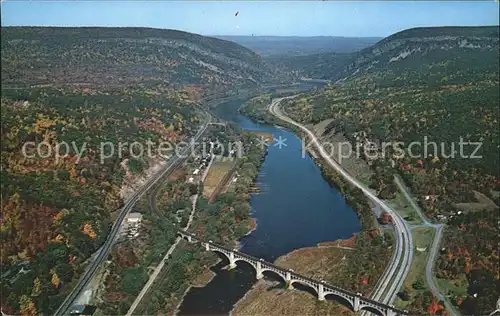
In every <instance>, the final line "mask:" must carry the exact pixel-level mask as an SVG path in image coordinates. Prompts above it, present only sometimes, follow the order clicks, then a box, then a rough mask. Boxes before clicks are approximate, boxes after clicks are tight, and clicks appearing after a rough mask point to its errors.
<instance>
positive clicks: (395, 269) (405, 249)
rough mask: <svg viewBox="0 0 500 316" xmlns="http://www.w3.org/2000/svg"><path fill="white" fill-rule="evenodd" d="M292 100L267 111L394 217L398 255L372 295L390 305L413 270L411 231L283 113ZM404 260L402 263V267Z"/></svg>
mask: <svg viewBox="0 0 500 316" xmlns="http://www.w3.org/2000/svg"><path fill="white" fill-rule="evenodd" d="M293 97H295V96H290V97H286V98H278V99H274V100H273V101H272V102H271V104H270V106H269V108H268V110H269V111H270V112H271V114H273V115H274V116H276V117H278V118H279V119H281V120H283V121H285V122H288V123H290V124H292V125H295V126H297V127H299V128H300V129H301V130H302V131H304V132H305V133H306V134H307V135H308V136H309V137H310V138H311V139H312V141H313V143H314V145H315V146H316V148H317V149H318V150H319V153H320V154H321V156H322V157H323V158H324V159H325V160H326V161H327V162H328V164H329V165H330V166H332V167H333V168H334V169H335V170H336V171H337V172H338V173H339V174H341V175H342V176H343V177H344V179H346V180H347V181H348V182H350V183H351V184H353V185H355V186H356V187H358V188H359V189H360V190H362V191H363V193H364V194H365V195H366V196H367V197H369V198H370V199H371V200H372V201H373V202H375V203H377V204H379V205H380V207H381V208H382V209H383V210H385V211H387V212H388V213H389V214H391V216H392V218H393V224H394V229H395V232H396V236H395V239H396V240H397V241H396V244H397V246H396V256H393V260H392V261H391V263H390V264H389V267H388V268H387V270H386V271H387V273H384V277H385V279H384V278H382V279H381V281H380V282H379V283H378V284H379V286H378V288H377V289H375V291H374V292H373V293H372V297H373V299H375V300H380V301H382V302H385V303H389V304H390V303H392V301H393V300H394V299H395V297H396V294H397V292H398V290H399V288H400V287H401V285H402V283H403V282H404V279H405V278H406V276H407V274H408V272H409V270H410V266H411V262H412V260H413V239H412V235H411V231H410V228H409V226H408V225H407V224H406V222H405V221H404V220H403V219H402V218H401V216H400V215H399V214H398V213H397V212H396V211H395V210H393V209H392V208H391V207H390V206H388V205H387V204H386V203H385V202H383V201H382V200H380V199H379V198H378V197H377V196H376V195H375V194H373V193H372V192H371V191H370V190H369V189H368V188H366V187H365V186H364V185H363V184H361V182H359V181H358V180H357V179H355V178H354V177H353V176H351V175H350V174H349V173H348V172H347V171H346V170H345V169H344V168H343V167H341V166H340V165H339V164H338V163H337V162H336V161H334V160H333V159H332V158H331V157H330V156H329V155H328V153H327V152H326V151H325V149H324V148H323V146H322V145H321V144H320V142H319V141H318V139H317V137H316V136H315V135H314V134H313V133H312V132H311V131H310V130H309V129H308V128H306V127H305V126H304V125H302V124H300V123H297V122H295V121H294V120H292V119H291V118H289V117H288V116H286V115H284V114H283V113H282V112H281V110H280V108H279V104H280V102H281V101H282V100H284V99H290V98H293ZM401 260H402V262H401V264H399V262H400V261H401ZM389 283H390V284H389ZM384 294H385V295H384Z"/></svg>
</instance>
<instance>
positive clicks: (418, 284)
mask: <svg viewBox="0 0 500 316" xmlns="http://www.w3.org/2000/svg"><path fill="white" fill-rule="evenodd" d="M412 286H413V288H414V289H415V290H423V289H425V283H424V280H423V279H422V278H418V279H417V280H415V282H413V284H412Z"/></svg>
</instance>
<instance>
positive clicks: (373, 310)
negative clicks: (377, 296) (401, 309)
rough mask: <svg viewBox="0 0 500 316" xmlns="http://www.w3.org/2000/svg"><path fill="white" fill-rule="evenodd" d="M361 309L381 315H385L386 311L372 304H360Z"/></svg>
mask: <svg viewBox="0 0 500 316" xmlns="http://www.w3.org/2000/svg"><path fill="white" fill-rule="evenodd" d="M359 310H360V311H361V310H365V311H368V312H371V313H373V314H374V315H380V316H384V315H385V311H382V310H380V309H379V308H377V307H375V306H371V305H360V307H359Z"/></svg>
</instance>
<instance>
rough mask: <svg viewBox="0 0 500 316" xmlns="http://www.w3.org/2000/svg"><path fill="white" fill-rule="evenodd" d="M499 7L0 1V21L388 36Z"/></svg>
mask: <svg viewBox="0 0 500 316" xmlns="http://www.w3.org/2000/svg"><path fill="white" fill-rule="evenodd" d="M498 6H499V4H498V2H495V1H483V2H478V1H472V2H458V1H456V2H455V1H442V2H439V1H433V2H423V1H422V2H420V1H415V2H410V1H402V2H392V1H388V2H355V1H352V2H334V1H297V2H292V1H290V2H289V1H274V2H272V1H247V2H240V1H200V2H197V1H158V2H140V1H102V2H101V1H99V2H95V1H51V2H49V1H16V0H8V1H6V2H2V26H108V27H127V26H129V27H153V28H163V29H177V30H182V31H186V32H192V33H199V34H202V35H256V36H259V35H260V36H263V35H267V36H346V37H385V36H388V35H391V34H393V33H395V32H398V31H401V30H404V29H408V28H412V27H421V26H481V25H498V24H499V14H498ZM236 12H239V13H238V15H237V16H235V13H236Z"/></svg>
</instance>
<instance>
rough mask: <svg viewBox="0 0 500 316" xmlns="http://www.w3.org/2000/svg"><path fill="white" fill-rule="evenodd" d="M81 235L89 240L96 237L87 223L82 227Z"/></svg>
mask: <svg viewBox="0 0 500 316" xmlns="http://www.w3.org/2000/svg"><path fill="white" fill-rule="evenodd" d="M82 233H84V234H85V235H87V236H89V237H90V239H94V238H95V237H96V233H95V232H94V230H93V228H92V225H90V224H88V223H87V224H85V225H83V229H82Z"/></svg>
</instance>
